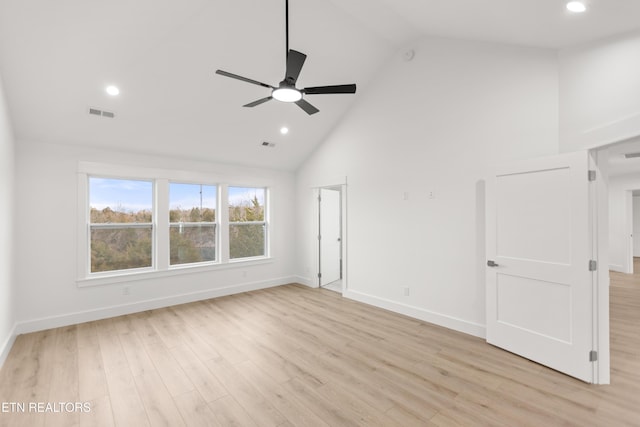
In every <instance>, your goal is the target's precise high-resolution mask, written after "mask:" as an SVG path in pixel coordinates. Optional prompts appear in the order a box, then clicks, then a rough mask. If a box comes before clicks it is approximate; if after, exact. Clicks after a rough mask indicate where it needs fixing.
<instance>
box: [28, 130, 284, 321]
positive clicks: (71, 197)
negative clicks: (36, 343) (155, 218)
mask: <svg viewBox="0 0 640 427" xmlns="http://www.w3.org/2000/svg"><path fill="white" fill-rule="evenodd" d="M16 154H17V156H16V157H17V187H16V191H17V193H16V199H17V206H18V207H17V221H16V222H17V235H18V236H19V239H17V242H16V249H17V262H16V281H17V285H18V286H17V288H18V294H17V298H18V304H17V320H18V330H19V331H20V332H24V331H29V330H37V329H42V328H47V327H54V326H58V325H63V324H68V323H76V322H80V321H84V320H88V319H94V318H101V317H108V316H113V315H118V314H122V313H126V312H134V311H140V310H144V309H148V308H150V307H157V306H165V305H171V304H175V303H180V302H185V301H189V300H195V299H203V298H207V297H213V296H217V295H223V294H229V293H236V292H240V291H244V290H249V289H254V288H260V287H265V286H271V285H277V284H284V283H289V282H291V281H293V280H294V279H293V272H294V263H293V259H294V257H295V255H294V254H295V250H294V244H295V240H294V234H295V230H294V229H293V227H292V226H291V224H293V223H294V222H295V219H294V216H293V215H294V210H295V209H294V206H295V188H294V175H293V173H290V172H277V171H270V170H263V169H252V168H246V167H236V166H230V165H221V164H211V163H207V162H200V161H195V160H183V159H177V158H169V157H156V156H151V155H138V154H130V153H124V152H115V151H107V150H98V149H91V148H80V147H75V146H66V145H54V144H37V143H28V142H24V141H20V143H19V144H18V147H17V153H16ZM79 161H89V162H101V163H109V164H116V165H124V166H138V167H148V168H164V169H172V170H186V171H197V172H207V173H210V174H214V175H216V176H219V177H220V180H221V181H226V182H228V183H230V184H233V183H234V182H242V183H246V182H248V181H250V182H255V183H256V184H255V185H262V184H263V183H268V185H270V187H271V193H270V195H271V200H270V202H271V208H272V209H273V210H272V214H273V216H272V222H271V227H270V232H271V234H270V235H271V241H272V255H273V257H274V260H273V262H270V263H265V264H261V265H253V266H247V265H242V264H237V265H234V266H233V268H225V269H219V270H216V271H209V272H204V273H191V274H184V275H178V276H171V277H163V278H154V279H149V280H135V281H131V282H126V283H120V284H111V285H104V286H97V287H83V288H79V287H78V286H77V284H76V229H77V225H76V221H77V198H78V197H77V196H78V190H77V177H76V175H77V172H78V162H79ZM240 180H241V181H240ZM252 180H253V181H252ZM124 286H129V287H130V295H128V296H125V295H123V287H124Z"/></svg>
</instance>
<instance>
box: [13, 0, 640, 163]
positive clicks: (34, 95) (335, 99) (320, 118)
mask: <svg viewBox="0 0 640 427" xmlns="http://www.w3.org/2000/svg"><path fill="white" fill-rule="evenodd" d="M589 3H590V12H589V13H588V14H584V15H580V16H577V15H569V14H568V13H566V12H565V10H564V2H563V1H562V0H483V1H479V0H329V1H314V0H291V1H290V9H291V23H290V31H291V43H290V47H291V48H293V49H296V50H299V51H301V52H304V53H306V54H307V55H308V58H307V62H306V63H305V66H304V68H303V70H302V74H301V76H300V79H299V84H298V87H305V86H319V85H325V84H346V83H353V82H355V83H357V84H358V92H359V93H362V92H363V91H366V90H367V84H368V83H370V82H371V80H372V79H373V78H374V76H375V74H376V72H377V71H378V70H379V69H380V67H382V66H383V65H384V63H385V61H388V60H389V58H390V57H391V55H392V53H393V52H395V51H396V50H397V49H398V48H400V47H407V46H411V42H412V41H413V40H415V39H417V38H418V37H420V36H422V35H439V36H446V37H456V38H466V39H474V40H485V41H494V42H501V43H511V44H521V45H527V46H538V47H545V48H562V47H566V46H571V45H575V44H580V43H585V42H589V41H592V40H596V39H599V38H603V37H607V36H611V35H613V34H616V33H621V32H626V31H629V30H633V29H636V28H640V20H638V19H637V17H638V16H640V1H637V0H591V1H590V2H589ZM284 54H285V52H284V0H233V1H231V0H229V1H222V0H179V1H178V0H175V1H167V0H165V1H159V0H110V1H104V0H101V1H97V0H57V1H51V0H0V75H1V76H2V79H3V82H4V87H5V92H6V94H7V101H8V104H9V109H10V113H11V118H12V122H13V126H14V133H15V134H16V137H17V139H18V140H31V141H40V142H60V143H68V144H78V145H88V146H97V147H111V148H116V149H119V150H130V151H137V152H144V153H158V154H165V155H172V156H183V157H193V158H200V159H211V160H216V161H218V162H226V163H234V164H245V165H255V166H265V167H270V168H277V169H285V170H294V169H296V168H297V167H298V166H299V164H300V163H301V162H302V161H303V160H304V159H305V158H306V157H307V156H308V155H309V154H310V153H311V151H313V149H314V148H315V147H316V146H317V144H318V143H319V142H321V141H322V140H323V139H324V137H325V136H326V135H327V133H329V132H330V131H331V130H332V129H333V128H334V127H335V125H336V123H337V122H338V121H339V120H340V118H341V117H342V116H343V115H344V114H345V112H346V111H347V110H348V109H349V107H350V106H351V105H352V103H353V102H355V101H356V100H357V98H358V96H359V94H355V95H317V96H308V97H307V100H308V101H309V102H311V103H312V104H314V105H315V106H316V107H318V108H319V109H320V113H318V114H316V115H314V116H307V115H306V114H305V113H304V112H303V111H302V110H300V109H299V108H298V107H297V106H295V105H289V104H282V103H279V102H276V101H272V102H269V103H267V104H264V105H261V106H259V107H255V108H253V109H249V108H243V107H242V105H243V104H246V103H247V102H250V101H253V100H256V99H259V98H262V97H265V96H268V94H269V90H268V89H265V88H261V87H259V86H254V85H250V84H247V83H244V82H240V81H236V80H232V79H229V78H225V77H222V76H218V75H215V74H214V71H215V70H216V69H218V68H221V69H224V70H226V71H230V72H232V73H236V74H241V75H244V76H246V77H250V78H253V79H256V80H260V81H263V82H266V83H269V84H272V85H276V84H277V83H278V82H279V81H280V80H282V76H283V74H284ZM109 83H114V84H117V85H118V86H119V87H120V89H121V95H120V96H118V97H117V98H111V97H109V96H107V95H106V94H105V93H104V87H105V86H106V85H107V84H109ZM89 106H92V107H98V108H103V109H106V110H111V111H114V112H115V113H116V118H115V119H112V120H111V119H105V118H98V117H94V116H89V115H88V114H87V109H88V107H89ZM282 125H287V126H288V127H289V128H290V129H291V132H290V133H289V134H288V135H286V136H283V135H280V133H279V129H280V127H281V126H282ZM263 141H270V142H275V143H276V144H277V145H276V147H275V148H263V147H262V146H261V143H262V142H263Z"/></svg>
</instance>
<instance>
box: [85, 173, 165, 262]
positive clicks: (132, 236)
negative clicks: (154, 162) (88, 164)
mask: <svg viewBox="0 0 640 427" xmlns="http://www.w3.org/2000/svg"><path fill="white" fill-rule="evenodd" d="M152 218H153V183H152V182H150V181H138V180H135V181H134V180H126V179H113V178H99V177H93V176H92V177H90V178H89V238H90V247H91V258H90V265H91V267H90V271H91V273H100V272H107V271H115V270H129V269H134V268H149V267H152V266H153V252H152V248H153V220H152Z"/></svg>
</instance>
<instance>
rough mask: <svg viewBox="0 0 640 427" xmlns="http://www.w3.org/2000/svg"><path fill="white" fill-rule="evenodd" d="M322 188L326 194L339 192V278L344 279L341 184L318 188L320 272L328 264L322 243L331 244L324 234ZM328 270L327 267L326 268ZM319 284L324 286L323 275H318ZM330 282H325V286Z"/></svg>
mask: <svg viewBox="0 0 640 427" xmlns="http://www.w3.org/2000/svg"><path fill="white" fill-rule="evenodd" d="M322 190H325V194H326V192H327V191H333V192H338V229H339V237H338V238H339V242H340V245H339V247H340V254H339V257H340V258H339V261H338V262H339V263H340V267H339V276H340V277H339V278H338V280H341V279H342V188H341V187H340V186H335V187H321V188H319V189H318V199H317V200H318V236H319V238H318V266H319V273H320V274H322V270H323V265H325V264H326V260H323V259H322V252H323V251H322V245H323V244H329V243H328V241H327V239H325V238H324V236H323V231H322V215H323V208H322V206H323V204H322V202H323V197H322ZM325 270H326V269H325ZM317 277H318V286H319V287H322V279H323V278H322V276H321V275H318V276H317ZM330 283H333V282H330ZM327 284H328V283H326V284H325V286H326V285H327Z"/></svg>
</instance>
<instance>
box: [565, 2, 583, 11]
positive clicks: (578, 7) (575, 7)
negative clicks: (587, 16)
mask: <svg viewBox="0 0 640 427" xmlns="http://www.w3.org/2000/svg"><path fill="white" fill-rule="evenodd" d="M567 10H568V11H569V12H573V13H582V12H585V11H586V10H587V6H586V5H585V4H584V3H583V2H581V1H570V2H568V3H567Z"/></svg>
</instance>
